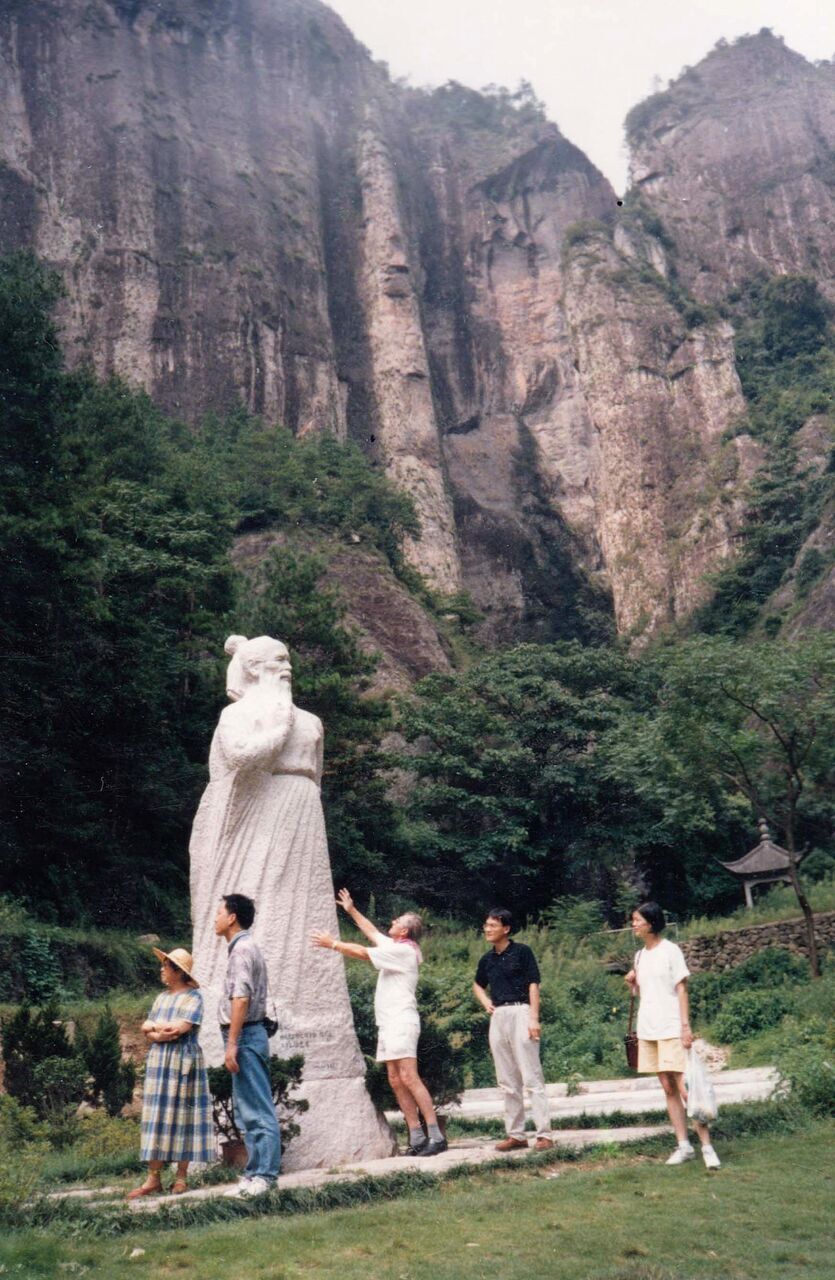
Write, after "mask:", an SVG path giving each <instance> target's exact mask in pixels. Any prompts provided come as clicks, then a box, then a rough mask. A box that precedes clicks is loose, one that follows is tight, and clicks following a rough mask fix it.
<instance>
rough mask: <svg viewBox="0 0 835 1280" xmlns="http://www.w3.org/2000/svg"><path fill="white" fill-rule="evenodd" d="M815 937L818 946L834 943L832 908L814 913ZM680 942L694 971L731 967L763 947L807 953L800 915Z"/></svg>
mask: <svg viewBox="0 0 835 1280" xmlns="http://www.w3.org/2000/svg"><path fill="white" fill-rule="evenodd" d="M815 937H816V938H817V941H818V947H819V948H820V949H821V950H824V949H825V948H826V947H832V946H835V911H821V912H816V913H815ZM679 945H680V946H681V949H682V951H683V952H684V956H685V959H686V960H687V964H688V966H689V968H690V969H691V970H692V972H693V973H699V972H700V971H703V970H706V969H733V968H735V966H736V965H738V964H742V962H743V960H747V959H748V957H749V956H753V955H755V954H756V953H757V952H758V951H764V950H765V948H766V947H787V948H788V950H789V951H794V952H795V953H796V954H797V955H802V956H805V955H807V954H808V947H807V945H806V924H805V921H804V920H803V917H802V916H800V917H798V918H796V919H794V920H778V921H776V922H775V923H773V924H753V925H749V926H748V927H747V928H744V929H725V930H723V931H722V933H715V934H713V936H712V937H708V938H691V939H690V940H689V941H688V942H682V943H680V944H679Z"/></svg>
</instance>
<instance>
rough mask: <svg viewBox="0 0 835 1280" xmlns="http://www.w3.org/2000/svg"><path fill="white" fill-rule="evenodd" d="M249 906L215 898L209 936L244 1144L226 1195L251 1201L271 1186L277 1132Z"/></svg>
mask: <svg viewBox="0 0 835 1280" xmlns="http://www.w3.org/2000/svg"><path fill="white" fill-rule="evenodd" d="M254 919H255V903H254V902H253V901H252V899H251V898H247V897H245V896H244V895H243V894H242V893H228V894H226V896H225V897H223V898H221V900H220V906H219V907H218V912H217V916H216V917H215V933H217V934H219V935H220V937H222V938H225V939H226V941H227V943H228V944H229V946H228V963H227V967H226V981H225V983H224V992H223V997H222V999H221V1001H220V1003H219V1005H218V1017H219V1019H220V1029H221V1033H222V1035H223V1043H224V1044H225V1045H226V1059H225V1061H226V1067H227V1070H228V1071H230V1072H231V1074H232V1101H233V1105H234V1109H235V1120H236V1121H237V1124H238V1127H239V1129H240V1130H241V1132H242V1133H243V1135H244V1139H245V1141H246V1148H247V1154H248V1156H249V1159H248V1161H247V1165H246V1169H245V1170H244V1176H243V1177H242V1178H241V1180H240V1182H239V1183H238V1185H237V1186H236V1187H233V1188H232V1190H231V1191H230V1192H227V1194H228V1195H232V1196H244V1197H250V1196H257V1195H261V1194H262V1192H264V1191H269V1190H270V1188H271V1187H273V1186H274V1185H275V1180H276V1178H277V1177H278V1169H279V1165H280V1164H281V1133H280V1130H279V1127H278V1120H277V1118H276V1114H275V1103H274V1102H273V1095H272V1088H271V1086H270V1062H269V1042H268V1039H267V1029H266V1027H265V1026H264V1018H265V1017H266V1013H267V966H266V965H265V963H264V957H263V956H262V955H261V951H260V949H259V947H258V945H257V944H256V942H255V939H254V938H253V937H252V934H251V933H250V932H249V929H250V926H251V925H252V922H253V920H254Z"/></svg>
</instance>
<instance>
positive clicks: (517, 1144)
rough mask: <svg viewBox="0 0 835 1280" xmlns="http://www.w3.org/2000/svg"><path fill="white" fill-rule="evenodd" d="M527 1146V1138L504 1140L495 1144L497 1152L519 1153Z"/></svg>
mask: <svg viewBox="0 0 835 1280" xmlns="http://www.w3.org/2000/svg"><path fill="white" fill-rule="evenodd" d="M527 1145H528V1140H527V1138H504V1139H502V1141H501V1142H497V1143H496V1150H497V1151H521V1150H522V1148H523V1147H526V1146H527Z"/></svg>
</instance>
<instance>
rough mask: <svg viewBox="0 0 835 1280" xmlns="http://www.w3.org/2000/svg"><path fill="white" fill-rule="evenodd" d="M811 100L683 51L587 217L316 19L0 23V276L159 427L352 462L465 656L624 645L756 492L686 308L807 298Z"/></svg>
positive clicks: (658, 620) (672, 609)
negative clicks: (735, 297) (760, 277)
mask: <svg viewBox="0 0 835 1280" xmlns="http://www.w3.org/2000/svg"><path fill="white" fill-rule="evenodd" d="M834 87H835V69H833V67H832V66H830V65H828V64H827V65H824V66H819V67H816V66H812V65H811V64H809V63H807V62H806V61H805V60H804V59H802V58H800V57H799V56H798V55H796V54H794V53H792V52H791V51H789V50H788V49H786V48H784V46H783V45H782V44H781V43H780V42H779V41H778V40H776V39H775V38H774V37H772V36H770V35H768V34H761V35H759V36H755V37H751V38H747V39H745V40H743V41H741V42H738V43H737V44H736V45H734V46H732V47H726V48H717V49H716V50H715V51H714V52H713V53H712V54H710V55H709V57H708V58H707V59H705V60H704V62H703V63H701V64H700V66H699V67H697V68H696V69H695V70H692V71H689V72H687V73H685V74H684V75H683V76H682V77H681V78H680V80H679V81H678V82H676V84H674V85H673V86H672V87H671V88H670V89H669V90H668V91H667V92H665V93H663V94H658V95H656V96H655V97H654V98H651V99H649V100H648V101H647V102H646V103H643V104H641V107H640V109H639V110H638V112H637V113H636V112H633V113H632V116H631V117H630V143H631V147H632V189H631V192H630V195H629V196H628V197H627V199H626V201H625V202H624V203H623V204H622V205H621V204H620V203H619V202H618V201H617V200H616V196H615V193H614V191H613V190H612V188H611V186H610V184H609V183H608V182H607V180H606V179H605V178H604V177H603V176H602V175H601V174H600V173H599V172H598V170H597V169H595V167H594V166H593V165H592V164H591V163H590V161H589V160H588V159H587V158H586V156H585V155H583V153H582V152H581V151H579V150H578V149H577V148H576V147H575V146H573V145H572V143H571V142H570V141H568V140H567V139H566V138H564V137H563V135H562V134H561V133H560V131H559V130H558V128H557V127H556V126H555V125H553V124H551V123H549V122H547V121H546V120H545V119H544V118H543V117H542V115H541V113H540V112H538V111H537V109H536V108H535V106H534V105H532V104H531V103H530V102H526V101H525V100H524V99H523V100H520V101H518V102H517V103H516V104H515V106H514V104H513V103H512V102H509V101H508V100H506V99H502V98H501V97H498V98H497V97H489V96H488V97H484V96H482V95H479V94H475V93H473V92H471V91H468V90H464V89H461V88H460V87H457V88H452V89H447V90H443V91H438V92H435V93H427V92H419V91H416V90H412V89H409V88H405V87H403V86H400V85H397V84H393V83H392V82H391V81H390V80H389V78H388V75H387V72H386V70H385V68H383V67H381V66H380V65H379V64H376V63H375V62H374V61H373V60H372V58H371V56H370V55H369V53H368V51H367V50H365V49H364V48H363V46H362V45H360V44H359V43H358V42H357V41H356V40H355V39H354V38H353V36H352V35H351V33H350V32H349V31H348V29H347V28H346V27H345V25H344V24H343V22H342V21H341V20H340V19H339V18H338V17H337V16H336V15H335V14H334V13H333V12H332V11H331V10H329V9H328V8H327V7H326V6H324V5H323V4H320V3H319V2H318V0H212V2H210V0H156V2H152V0H26V2H24V0H0V110H2V119H3V128H2V131H1V132H0V148H1V150H0V202H1V204H0V249H2V250H7V249H10V248H14V247H18V246H24V245H25V246H32V247H33V248H34V249H36V250H37V252H38V253H40V254H42V255H43V256H44V257H45V258H46V259H48V260H49V261H50V262H51V263H53V264H54V265H56V266H57V267H58V268H59V269H60V270H61V271H62V273H63V275H64V278H65V281H66V285H67V298H66V299H65V302H64V303H63V311H62V315H61V321H62V324H63V328H64V333H65V336H66V339H67V341H68V346H69V349H70V350H71V353H72V358H73V359H74V360H85V359H87V360H91V361H93V362H94V364H95V365H96V367H97V368H98V369H99V370H100V371H101V372H108V371H116V372H118V373H120V374H122V375H123V376H125V377H126V378H128V379H129V380H130V381H132V382H134V383H138V384H142V385H144V386H145V387H147V389H148V390H149V391H150V393H151V394H152V396H153V397H154V399H155V400H156V401H157V402H158V403H159V404H160V405H161V406H162V407H164V408H165V409H166V410H168V411H170V412H172V413H174V414H177V415H179V416H182V417H184V418H186V419H187V420H189V421H192V422H197V421H199V419H200V417H201V415H202V414H204V413H205V412H206V411H208V410H213V411H223V410H224V409H226V408H229V407H231V406H233V405H234V404H236V403H239V402H240V401H241V400H242V401H243V402H244V403H245V404H246V405H247V406H248V407H249V408H250V409H251V410H252V411H254V412H256V413H260V414H264V415H265V416H267V417H268V418H272V419H275V420H277V421H279V420H280V421H283V422H285V423H286V424H287V425H289V426H290V427H291V428H292V429H293V430H294V431H296V432H298V433H303V432H308V431H332V432H335V433H336V434H337V435H339V436H341V437H352V438H354V439H356V440H357V441H359V442H360V443H361V444H362V446H363V448H365V449H366V450H367V451H368V453H369V454H370V455H371V456H372V457H373V458H374V459H375V461H377V462H378V464H379V465H381V466H383V467H385V469H386V470H387V472H388V473H389V474H390V475H391V476H392V478H393V479H394V480H396V482H397V483H398V484H400V485H401V486H402V487H404V488H405V489H407V490H408V491H409V492H410V493H411V494H412V496H413V497H414V500H415V502H416V504H417V508H418V511H419V513H420V517H421V521H422V527H423V535H422V537H421V538H420V540H419V541H417V542H415V543H414V545H413V546H412V547H411V548H410V552H409V553H410V557H411V559H412V561H413V563H414V564H415V565H416V566H417V567H418V568H419V569H420V570H421V571H422V572H423V573H424V574H426V576H427V577H428V578H429V580H430V581H431V582H432V583H433V584H434V585H435V587H437V588H438V589H439V590H441V591H442V592H447V593H452V592H455V591H456V590H458V589H459V588H461V587H464V588H466V589H467V590H468V591H469V592H470V593H471V595H472V597H473V599H474V601H475V603H476V604H477V605H478V606H479V608H480V609H481V610H482V612H483V613H484V615H485V623H484V628H483V629H484V633H485V635H486V636H487V637H488V638H492V639H506V638H510V637H518V636H524V637H531V638H543V639H547V638H551V637H555V636H559V635H567V634H580V635H583V634H588V633H589V630H590V629H593V628H594V626H595V625H596V624H595V622H594V619H595V618H599V617H600V615H601V613H603V614H606V613H607V612H611V613H612V614H613V616H614V619H615V622H616V625H617V627H618V629H619V630H620V631H621V632H624V633H631V634H633V635H635V636H642V635H646V634H649V633H651V632H652V631H653V630H655V629H657V628H658V627H660V626H663V625H665V624H667V623H670V622H672V621H675V620H679V619H682V618H685V617H686V616H687V614H688V613H689V612H690V611H691V610H692V608H693V607H694V605H695V604H697V603H698V602H699V601H700V600H702V599H704V597H705V595H706V593H707V591H708V587H707V586H706V584H705V576H704V575H705V574H706V573H709V572H710V571H711V570H714V569H716V567H717V566H718V565H719V564H720V563H721V561H722V560H723V558H725V557H727V556H728V555H729V554H730V553H731V551H732V548H733V539H734V533H735V531H736V529H737V526H738V521H739V516H740V492H741V487H742V485H743V483H744V481H745V480H746V479H747V478H748V477H749V476H750V475H751V474H752V472H753V470H754V469H755V468H756V466H757V465H758V461H759V453H758V447H757V446H756V445H755V444H754V442H753V441H751V440H750V439H749V438H748V437H747V436H745V435H741V436H740V435H737V436H736V437H735V438H733V439H729V437H728V436H726V432H727V429H728V428H729V427H731V426H732V425H733V424H734V423H735V422H736V421H737V420H738V419H739V418H740V416H741V415H742V413H743V412H744V408H745V404H744V399H743V396H742V392H741V389H740V385H739V380H738V377H737V373H736V368H735V364H734V342H733V338H734V334H733V328H732V325H731V323H730V322H729V321H728V320H727V319H721V318H716V313H715V312H714V311H712V310H710V309H709V308H707V309H706V308H705V307H701V308H700V307H699V306H698V305H696V304H698V303H699V302H702V303H711V302H715V301H716V300H717V299H720V298H721V297H722V296H724V294H725V293H727V291H728V290H729V289H730V288H732V287H733V286H734V285H735V284H738V283H739V282H740V281H741V280H743V279H744V278H746V277H747V276H749V275H750V274H751V273H752V271H754V270H761V271H762V270H764V271H766V272H769V273H775V272H803V273H805V274H808V275H812V276H815V277H816V278H817V279H819V281H820V283H821V286H822V287H823V288H824V289H826V290H827V291H828V292H829V294H830V296H832V293H833V286H832V279H833V272H832V267H833V254H835V241H833V235H832V226H833V225H835V223H833V214H834V213H835V210H833V207H832V205H833V199H835V195H834V194H833V193H835V94H833V88H834ZM674 285H675V287H674ZM348 576H350V575H348ZM360 576H361V575H360ZM404 616H405V615H404ZM432 644H434V640H432V641H431V642H430V641H429V640H427V645H428V648H427V649H426V654H425V655H424V657H423V658H421V659H420V661H418V660H417V659H416V660H415V661H416V662H417V665H418V666H420V663H421V662H423V661H424V659H425V661H426V663H427V664H428V665H431V660H430V659H429V658H428V657H427V656H426V655H428V654H429V650H430V649H431V648H432ZM413 665H414V664H413Z"/></svg>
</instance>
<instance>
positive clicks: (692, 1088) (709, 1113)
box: [684, 1049, 719, 1124]
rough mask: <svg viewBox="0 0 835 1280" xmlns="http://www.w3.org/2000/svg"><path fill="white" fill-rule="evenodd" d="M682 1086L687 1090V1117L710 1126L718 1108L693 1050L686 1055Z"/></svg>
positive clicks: (706, 1076)
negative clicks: (685, 1069)
mask: <svg viewBox="0 0 835 1280" xmlns="http://www.w3.org/2000/svg"><path fill="white" fill-rule="evenodd" d="M684 1084H685V1087H686V1089H687V1114H688V1116H689V1117H690V1119H691V1120H699V1121H700V1122H701V1123H702V1124H710V1122H711V1121H712V1120H715V1119H716V1117H717V1116H718V1114H719V1107H718V1106H717V1104H716V1094H715V1092H714V1089H713V1085H712V1084H711V1083H710V1076H709V1075H708V1074H707V1071H706V1070H705V1064H704V1063H703V1062H702V1060H701V1058H700V1057H699V1055H698V1054H697V1053H696V1050H695V1049H690V1050H689V1052H688V1054H687V1071H686V1072H685V1075H684Z"/></svg>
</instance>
